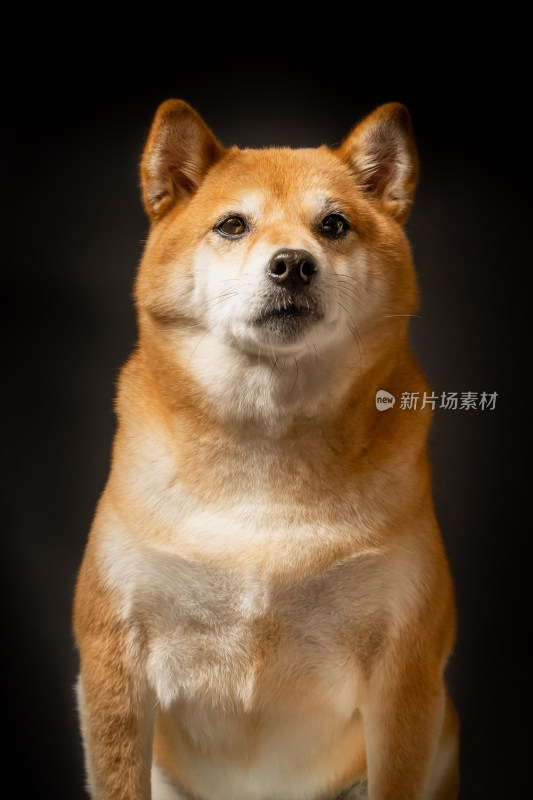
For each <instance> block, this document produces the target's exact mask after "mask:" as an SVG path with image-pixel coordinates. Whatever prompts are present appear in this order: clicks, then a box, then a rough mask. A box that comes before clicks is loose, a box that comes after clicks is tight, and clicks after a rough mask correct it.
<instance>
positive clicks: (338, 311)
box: [74, 100, 458, 800]
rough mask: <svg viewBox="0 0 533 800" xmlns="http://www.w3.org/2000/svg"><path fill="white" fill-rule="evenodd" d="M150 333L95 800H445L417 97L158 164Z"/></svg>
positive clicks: (90, 690) (199, 145)
mask: <svg viewBox="0 0 533 800" xmlns="http://www.w3.org/2000/svg"><path fill="white" fill-rule="evenodd" d="M141 177H142V188H143V197H144V203H145V206H146V210H147V212H148V215H149V217H150V219H151V228H150V234H149V237H148V240H147V243H146V247H145V252H144V256H143V258H142V261H141V264H140V268H139V273H138V277H137V281H136V289H135V297H136V304H137V310H138V323H139V338H138V346H137V347H136V349H135V352H134V353H133V355H132V356H131V358H130V360H129V361H128V363H127V364H126V366H125V367H124V368H123V370H122V373H121V376H120V380H119V385H118V392H117V400H116V409H117V415H118V426H117V431H116V438H115V442H114V449H113V459H112V466H111V471H110V475H109V480H108V483H107V486H106V488H105V491H104V493H103V496H102V498H101V501H100V503H99V505H98V509H97V512H96V516H95V519H94V524H93V527H92V530H91V534H90V538H89V542H88V546H87V549H86V552H85V555H84V559H83V564H82V567H81V571H80V574H79V578H78V583H77V589H76V596H75V602H74V628H75V635H76V639H77V643H78V646H79V651H80V662H81V671H80V679H79V683H78V701H79V708H80V717H81V727H82V733H83V739H84V746H85V753H86V765H87V776H88V778H87V780H88V788H89V791H90V794H91V796H92V797H93V798H94V799H95V800H96V798H97V799H98V800H148V799H149V798H153V800H177V799H178V798H182V800H183V799H185V798H188V799H189V800H334V798H337V799H339V798H345V799H346V798H369V799H370V800H453V798H456V797H457V792H458V767H457V763H458V755H457V750H458V745H457V742H458V724H457V720H456V714H455V711H454V709H453V706H452V704H451V702H450V699H449V697H448V693H447V690H446V687H445V683H444V679H443V670H444V666H445V663H446V661H447V658H448V656H449V654H450V651H451V648H452V644H453V640H454V628H455V612H454V598H453V588H452V582H451V579H450V573H449V568H448V564H447V559H446V555H445V551H444V548H443V543H442V540H441V535H440V532H439V528H438V525H437V521H436V519H435V514H434V509H433V503H432V498H431V477H430V466H429V460H428V452H427V441H426V440H427V432H428V427H429V424H430V420H431V409H430V405H429V404H426V407H425V408H423V409H421V408H420V406H419V408H418V409H416V410H414V409H412V410H408V409H401V408H400V407H399V404H398V403H396V405H394V406H393V405H392V404H391V405H390V406H388V407H386V408H385V409H382V408H381V407H378V403H377V402H376V398H377V396H378V393H380V392H382V393H383V392H385V395H380V396H384V397H385V398H387V397H391V396H392V397H399V396H400V394H401V393H402V392H403V391H409V392H419V393H420V397H422V396H423V393H424V392H425V391H428V392H429V389H428V386H427V384H426V381H425V379H424V377H423V375H422V373H421V372H420V370H419V368H418V367H417V365H416V363H415V361H414V359H413V357H412V355H411V351H410V348H409V344H408V322H409V316H410V315H411V314H412V313H413V312H414V310H415V309H416V307H417V285H416V278H415V272H414V269H413V265H412V260H411V255H410V249H409V245H408V242H407V239H406V236H405V233H404V231H403V228H402V224H403V223H404V221H405V220H406V218H407V216H408V213H409V209H410V205H411V202H412V198H413V191H414V187H415V183H416V179H417V155H416V149H415V144H414V139H413V134H412V128H411V122H410V117H409V113H408V112H407V110H406V109H405V108H404V107H403V106H402V105H400V104H397V103H391V104H387V105H384V106H381V107H379V108H378V109H377V110H375V111H374V112H372V113H371V114H370V115H369V116H368V117H366V119H364V120H363V121H362V122H361V123H359V124H358V125H357V126H356V127H355V128H354V129H353V131H352V132H351V133H350V134H349V135H348V136H347V138H346V139H345V140H344V142H343V143H342V144H341V145H340V146H339V147H337V148H335V149H333V148H329V147H327V146H322V147H319V148H317V149H300V150H298V149H296V150H295V149H288V148H287V149H284V148H270V149H263V150H251V149H248V150H247V149H244V150H241V149H238V148H236V147H232V148H229V149H226V148H224V147H223V146H222V145H221V144H220V143H219V142H218V141H217V139H216V138H215V136H214V135H213V134H212V133H211V131H210V130H209V128H208V127H207V126H206V124H205V123H204V122H203V121H202V119H201V118H200V117H199V115H198V114H197V113H196V111H194V110H193V109H192V108H191V107H190V106H189V105H187V104H186V103H185V102H183V101H179V100H168V101H167V102H165V103H163V104H162V106H161V107H160V108H159V109H158V111H157V113H156V116H155V119H154V121H153V124H152V127H151V130H150V133H149V135H148V139H147V143H146V148H145V151H144V154H143V157H142V163H141Z"/></svg>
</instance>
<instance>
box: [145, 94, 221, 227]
mask: <svg viewBox="0 0 533 800" xmlns="http://www.w3.org/2000/svg"><path fill="white" fill-rule="evenodd" d="M225 152H226V151H225V149H224V148H223V147H222V145H221V144H219V142H218V141H217V140H216V139H215V137H214V136H213V134H212V133H211V131H210V130H209V128H208V127H207V125H206V124H205V122H204V121H203V120H202V118H201V117H200V116H199V115H198V114H197V113H196V111H195V110H194V109H193V108H191V106H190V105H189V104H188V103H185V102H184V101H183V100H166V101H165V102H164V103H162V104H161V105H160V106H159V108H158V109H157V112H156V115H155V117H154V121H153V122H152V127H151V128H150V133H149V134H148V139H147V141H146V146H145V148H144V153H143V157H142V161H141V181H142V189H143V199H144V205H145V208H146V211H147V213H148V215H149V216H150V217H151V218H152V219H158V218H160V217H162V216H164V214H166V212H167V211H168V210H169V209H170V208H171V207H172V206H174V205H175V204H176V203H179V202H183V201H185V200H187V199H188V198H190V197H191V195H193V194H194V193H195V191H196V190H197V188H198V186H199V185H200V183H201V182H202V180H203V179H204V176H205V174H206V173H207V171H208V169H209V168H210V167H211V166H212V165H213V164H214V163H215V162H216V161H218V160H219V159H220V158H221V157H222V156H223V155H224V153H225Z"/></svg>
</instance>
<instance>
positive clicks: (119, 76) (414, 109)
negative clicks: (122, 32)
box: [1, 7, 531, 800]
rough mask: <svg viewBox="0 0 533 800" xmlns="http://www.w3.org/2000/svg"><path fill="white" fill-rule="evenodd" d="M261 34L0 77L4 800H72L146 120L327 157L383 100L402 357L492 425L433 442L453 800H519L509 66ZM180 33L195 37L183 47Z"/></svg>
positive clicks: (522, 701) (518, 537)
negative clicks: (410, 301)
mask: <svg viewBox="0 0 533 800" xmlns="http://www.w3.org/2000/svg"><path fill="white" fill-rule="evenodd" d="M232 13H235V9H234V12H232ZM330 13H331V14H333V7H332V9H330ZM226 22H227V20H226V19H225V18H223V19H221V21H220V25H223V24H225V23H226ZM329 22H331V20H329ZM218 24H219V23H217V22H216V20H215V21H214V22H212V23H211V25H212V30H213V31H214V32H215V33H216V31H217V25H218ZM139 25H140V26H141V27H142V24H141V23H139ZM261 25H262V20H261V19H259V20H258V21H257V22H256V27H255V28H254V32H253V36H249V37H246V36H244V35H243V34H240V35H235V36H234V37H233V38H231V37H229V38H228V34H227V33H226V34H225V38H224V39H223V40H222V43H221V40H220V36H218V37H217V41H218V48H217V50H216V51H214V49H213V47H212V44H209V43H202V41H203V40H202V36H199V35H198V32H196V33H195V34H194V35H193V33H191V32H190V31H189V33H187V32H186V31H185V32H184V31H183V30H181V31H180V32H179V35H178V34H176V35H175V36H174V37H173V36H172V35H171V34H172V31H167V32H166V35H165V36H164V38H163V39H162V51H164V53H165V59H164V62H163V60H162V57H161V53H159V54H157V55H151V56H148V54H147V53H146V52H144V50H143V46H142V45H141V44H139V47H138V48H132V52H131V53H124V54H121V57H120V58H119V57H116V56H115V57H114V58H113V57H112V55H110V54H109V53H110V52H111V53H113V48H108V49H105V48H103V47H102V46H101V43H100V42H99V41H94V40H93V41H91V44H90V46H89V45H87V44H85V45H84V46H82V45H81V44H80V42H79V41H78V40H77V39H76V38H75V37H74V38H72V37H71V38H70V39H68V41H70V44H68V45H67V44H64V43H63V44H58V43H57V42H47V43H46V46H45V45H42V44H41V45H40V46H39V47H37V46H34V47H33V49H32V52H31V68H30V71H29V72H23V71H22V70H21V69H20V67H19V65H17V62H16V61H12V62H10V66H9V71H8V72H4V76H5V77H6V81H5V86H4V93H3V97H2V109H1V110H2V117H3V122H2V139H3V144H2V155H3V158H4V180H3V198H2V199H3V209H4V213H3V222H4V226H3V229H4V232H3V237H2V238H3V245H4V246H3V251H4V253H5V254H6V255H7V258H6V262H5V265H4V267H3V270H2V283H3V292H2V298H3V300H2V302H3V308H2V321H3V323H4V326H5V330H4V340H3V341H4V364H3V372H4V376H5V380H4V381H3V385H4V389H3V393H2V400H3V402H4V407H5V410H4V415H3V418H4V430H3V437H2V440H3V442H4V445H5V448H4V452H5V468H4V472H3V476H2V488H3V490H4V494H5V497H4V502H3V508H2V510H3V512H4V517H5V526H4V528H5V533H4V535H3V540H2V541H3V544H4V548H5V556H4V561H3V563H4V581H3V582H2V584H3V589H4V591H5V598H4V601H3V610H4V616H5V619H4V628H3V630H4V636H5V646H4V651H3V652H4V656H3V663H4V666H7V669H8V673H7V677H5V678H4V689H5V695H6V703H5V716H4V726H3V727H4V731H5V732H6V734H7V737H8V742H9V745H8V748H7V755H8V762H7V769H8V770H9V772H8V774H9V775H10V777H13V778H16V784H17V792H16V794H17V797H20V798H26V797H27V798H30V797H31V798H36V797H48V796H50V797H54V798H55V799H56V800H63V799H64V800H67V798H68V800H81V799H82V798H83V797H84V796H85V795H84V791H83V777H82V756H81V745H80V738H79V735H78V726H77V718H76V711H75V703H74V693H73V685H74V682H75V678H76V671H77V655H76V651H75V646H74V642H73V638H72V634H71V623H70V608H71V598H72V592H73V588H74V583H75V578H76V572H77V569H78V566H79V563H80V561H81V557H82V552H83V547H84V542H85V539H86V536H87V532H88V530H89V527H90V524H91V518H92V514H93V510H94V507H95V503H96V501H97V499H98V497H99V494H100V492H101V491H102V489H103V486H104V483H105V479H106V474H107V470H108V465H109V458H110V448H111V442H112V436H113V429H114V418H113V411H112V397H113V393H114V382H115V379H116V376H117V372H118V370H119V368H120V366H121V364H122V363H123V362H124V360H125V359H126V357H127V356H128V354H129V352H130V350H131V348H132V345H133V343H134V341H135V316H134V310H133V304H132V296H131V289H132V283H133V279H134V274H135V271H136V267H137V264H138V261H139V258H140V256H141V252H142V243H143V239H144V238H145V236H146V233H147V222H146V219H145V217H144V212H143V210H142V206H141V201H140V191H139V184H138V162H139V158H140V154H141V151H142V147H143V142H144V139H145V136H146V133H147V131H148V127H149V125H150V122H151V118H152V116H153V113H154V112H155V109H156V107H157V105H158V104H159V103H160V102H161V101H163V100H165V99H166V98H167V97H181V98H183V99H185V100H187V101H188V102H190V103H191V104H192V105H193V106H194V107H195V108H196V109H197V110H198V111H199V112H200V114H201V115H202V116H203V117H204V119H205V120H206V122H207V123H208V124H209V125H210V127H211V128H212V129H213V130H214V132H215V134H216V135H217V137H218V138H219V139H220V141H221V142H222V143H223V144H225V145H231V144H238V145H240V146H252V147H254V146H265V145H273V144H285V145H292V146H315V145H319V144H322V143H326V144H330V145H335V144H338V143H339V142H340V140H341V139H342V138H343V137H344V136H345V135H346V134H347V133H348V131H349V130H350V128H351V127H352V126H353V124H354V123H355V122H356V121H357V120H358V119H360V118H361V117H362V116H364V115H365V114H367V113H368V112H369V111H371V110H372V109H373V108H374V107H376V106H377V105H379V104H380V103H382V102H388V101H390V100H398V101H401V102H403V103H405V104H406V105H407V106H408V108H409V109H410V111H411V114H412V117H413V123H414V128H415V134H416V138H417V143H418V148H419V155H420V161H421V178H420V184H419V187H418V190H417V195H416V200H415V205H414V208H413V211H412V214H411V218H410V220H409V222H408V225H407V228H408V233H409V236H410V240H411V243H412V248H413V253H414V258H415V264H416V268H417V272H418V275H419V279H420V286H421V294H422V302H421V307H420V312H419V316H418V317H417V318H415V319H414V320H413V324H412V340H413V346H414V348H415V350H416V352H417V354H418V357H419V360H420V362H421V364H422V366H423V368H424V369H425V371H426V372H427V374H428V376H429V379H430V382H431V385H432V386H433V388H434V390H435V392H436V393H440V392H442V391H446V392H451V391H456V392H459V393H461V392H466V391H472V392H479V393H480V392H482V391H486V392H497V393H498V397H497V402H496V408H495V409H494V410H492V411H489V410H485V411H481V410H472V411H461V410H457V411H451V410H448V411H445V410H439V411H437V412H436V414H435V419H434V425H433V429H432V433H431V450H432V457H433V464H434V487H435V488H434V496H435V502H436V507H437V513H438V517H439V519H440V522H441V527H442V531H443V536H444V540H445V544H446V548H447V551H448V554H449V558H450V562H451V568H452V573H453V576H454V581H455V586H456V595H457V607H458V619H459V628H458V637H457V644H456V648H455V651H454V654H453V657H452V660H451V662H450V665H449V668H448V677H449V684H450V688H451V693H452V695H453V697H454V699H455V702H456V705H457V707H458V710H459V713H460V717H461V724H462V745H461V761H462V780H463V788H462V793H461V799H462V800H469V798H476V800H477V798H498V800H501V798H502V797H509V798H515V797H516V798H519V797H522V796H526V790H525V786H526V778H527V772H528V763H527V758H528V753H529V750H530V747H531V735H530V730H529V727H528V726H527V725H525V723H524V719H525V718H526V719H527V713H529V709H526V706H527V705H529V698H530V695H529V693H528V691H527V688H526V682H525V681H526V675H527V673H529V672H530V668H529V662H528V659H529V654H528V650H526V644H527V640H528V638H529V636H530V634H531V627H530V625H529V619H528V616H529V615H528V614H527V613H526V612H525V611H524V607H525V604H526V602H527V600H529V591H528V589H529V585H528V583H530V582H531V578H530V577H529V576H528V575H527V562H528V561H529V560H530V557H529V551H528V549H527V533H528V531H529V530H530V527H531V526H530V523H529V519H528V518H526V520H525V521H524V519H523V518H521V516H520V513H519V498H520V496H521V492H520V491H519V489H518V486H519V484H520V483H521V481H520V480H519V478H520V476H521V474H522V472H523V470H524V469H525V468H527V464H526V463H525V462H524V454H523V449H522V448H521V447H520V446H519V443H521V438H522V436H523V435H524V434H523V431H524V430H525V429H526V425H525V420H527V416H526V415H527V410H526V409H527V403H528V402H529V401H528V394H527V393H528V391H529V390H528V389H527V387H526V386H525V383H524V382H525V374H526V373H525V369H526V364H527V360H524V359H525V358H527V354H526V347H525V344H526V339H525V336H526V334H525V332H524V329H525V323H526V322H527V320H528V317H527V314H526V313H525V312H524V311H523V310H522V311H520V310H519V309H520V308H521V305H522V304H521V302H520V301H521V300H523V299H524V297H525V295H526V293H527V292H528V291H529V289H528V288H527V287H528V284H527V282H525V283H524V279H525V277H526V275H527V268H528V267H527V261H526V259H527V258H528V256H529V249H528V242H527V241H526V235H525V233H524V231H526V230H527V220H526V211H525V209H526V207H527V206H526V203H527V199H526V198H527V195H528V193H529V185H528V181H527V180H525V178H524V169H525V167H526V166H527V164H526V162H527V151H528V147H529V149H531V145H530V143H528V142H527V131H526V130H525V128H524V125H525V123H524V120H523V118H522V116H521V111H520V108H521V98H520V67H519V66H518V65H517V64H516V63H515V62H513V61H511V62H507V65H506V67H505V69H504V68H503V67H502V65H501V63H499V62H498V60H497V57H496V55H495V52H494V50H492V49H491V48H490V47H487V48H486V49H480V47H479V42H478V47H477V49H475V50H473V49H472V42H471V40H469V39H467V38H466V37H465V39H460V38H456V39H454V40H453V41H452V40H450V41H448V42H447V43H446V47H444V48H442V49H441V51H438V52H434V50H433V46H432V44H431V43H430V44H429V45H428V46H427V48H426V49H425V50H424V52H421V51H420V49H419V44H418V45H417V43H416V41H411V42H410V43H409V41H406V40H403V43H402V46H401V47H396V49H394V50H391V49H390V48H389V49H388V50H387V49H385V50H384V49H383V43H382V42H381V41H378V39H379V37H378V35H377V34H375V38H374V45H375V46H374V49H373V52H371V55H368V54H366V55H363V54H362V52H361V50H360V48H359V46H358V42H359V40H360V38H361V34H360V33H358V34H357V35H355V33H354V35H353V36H349V35H348V34H347V33H346V31H345V32H344V34H341V33H339V29H340V28H343V27H346V26H345V25H344V24H343V20H342V19H341V20H339V19H337V20H336V30H334V31H332V29H331V25H330V24H329V23H328V25H325V28H324V33H323V36H322V38H321V37H320V35H318V36H317V37H316V39H315V41H314V43H311V42H309V41H308V40H307V39H306V38H305V37H302V36H301V34H299V33H298V32H297V31H293V32H292V33H291V35H285V38H283V37H282V38H281V39H280V40H279V41H275V42H271V43H269V44H268V45H267V44H260V43H259V41H258V39H257V32H258V30H259V29H260V28H261ZM163 27H164V26H163ZM164 33H165V31H162V36H163V34H164ZM348 33H349V32H348ZM187 36H189V38H191V39H193V38H195V37H196V43H195V44H194V46H193V45H192V44H189V47H188V48H186V49H185V50H184V46H183V40H184V39H185V41H186V40H187ZM67 38H68V37H67ZM108 51H109V52H108ZM24 58H25V60H26V62H27V58H28V54H27V53H26V54H25V56H24ZM513 64H514V65H513ZM510 86H512V92H511V90H510V89H509V87H510ZM405 388H406V390H409V387H405ZM528 578H529V581H528ZM11 773H13V774H11ZM391 800H393V798H391Z"/></svg>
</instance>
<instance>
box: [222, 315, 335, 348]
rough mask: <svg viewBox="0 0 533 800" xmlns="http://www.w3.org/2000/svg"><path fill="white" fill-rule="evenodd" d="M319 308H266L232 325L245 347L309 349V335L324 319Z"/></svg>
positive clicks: (239, 341)
mask: <svg viewBox="0 0 533 800" xmlns="http://www.w3.org/2000/svg"><path fill="white" fill-rule="evenodd" d="M323 317H324V315H323V314H322V313H321V312H320V311H319V310H318V309H317V308H312V309H308V308H298V307H288V308H282V309H279V308H263V309H261V310H260V311H259V312H258V313H257V314H255V316H254V317H253V318H252V319H249V320H248V321H247V322H241V323H236V322H235V321H234V324H233V326H232V335H233V338H234V339H236V341H237V343H238V344H239V345H240V346H241V347H243V349H245V350H247V349H252V350H254V351H259V352H260V351H261V349H262V348H268V350H270V351H272V350H273V351H280V352H284V353H288V352H296V351H298V350H299V349H306V347H307V345H306V339H307V336H308V335H309V334H310V333H311V332H312V331H313V329H314V328H315V326H316V325H317V324H318V323H319V322H320V321H321V320H322V319H323Z"/></svg>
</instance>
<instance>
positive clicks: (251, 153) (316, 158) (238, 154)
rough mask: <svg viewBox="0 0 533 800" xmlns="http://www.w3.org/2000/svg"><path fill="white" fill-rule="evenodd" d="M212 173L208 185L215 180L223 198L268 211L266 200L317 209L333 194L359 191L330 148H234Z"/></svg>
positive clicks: (335, 195)
mask: <svg viewBox="0 0 533 800" xmlns="http://www.w3.org/2000/svg"><path fill="white" fill-rule="evenodd" d="M209 178H210V180H209V184H211V182H214V183H215V184H216V188H217V195H218V196H219V197H220V198H222V197H227V198H228V200H229V199H232V200H234V202H236V203H239V204H240V207H241V208H242V210H243V211H246V210H248V211H249V212H250V213H253V212H257V213H260V212H264V211H265V206H268V205H272V206H274V207H287V206H292V205H294V206H296V207H297V208H298V209H299V210H301V211H306V210H308V211H314V210H315V209H316V208H317V207H321V206H323V205H324V203H327V202H328V200H329V199H338V198H342V197H343V196H345V195H352V194H353V192H354V191H355V182H354V181H353V178H352V177H351V176H350V173H349V170H348V169H347V167H346V166H345V165H344V164H343V163H342V162H341V161H340V160H339V159H338V158H337V157H336V156H335V155H334V153H333V152H332V151H331V150H329V149H328V148H327V147H320V148H316V149H311V148H302V149H299V150H293V149H290V148H265V149H264V150H238V149H236V148H235V149H232V150H230V151H229V153H228V154H227V156H226V157H225V158H224V159H222V161H221V162H220V163H219V164H218V165H217V167H216V168H215V169H214V170H213V171H212V174H211V175H210V176H209ZM211 185H212V184H211ZM206 188H207V187H206ZM209 188H211V187H209Z"/></svg>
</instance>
